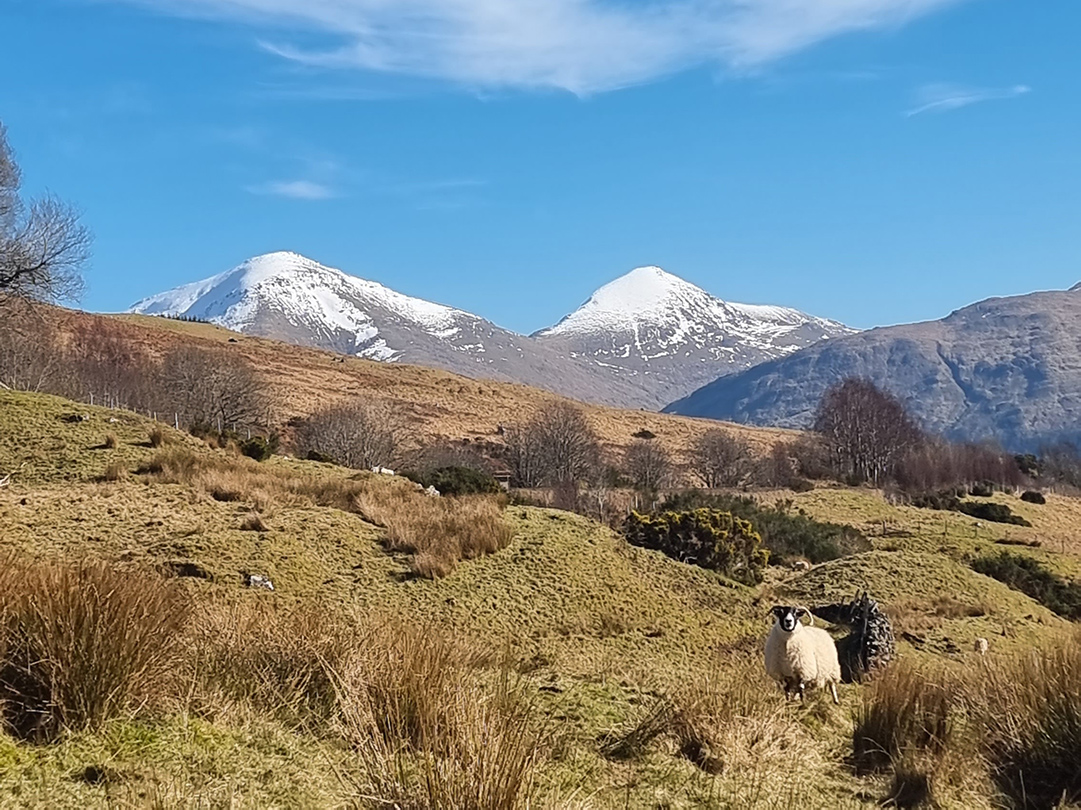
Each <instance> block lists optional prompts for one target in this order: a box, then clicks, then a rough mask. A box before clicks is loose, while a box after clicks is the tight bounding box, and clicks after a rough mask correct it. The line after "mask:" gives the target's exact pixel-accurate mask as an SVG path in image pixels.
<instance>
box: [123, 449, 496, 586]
mask: <svg viewBox="0 0 1081 810" xmlns="http://www.w3.org/2000/svg"><path fill="white" fill-rule="evenodd" d="M137 472H139V473H141V474H144V475H147V476H150V477H152V478H153V479H155V480H157V481H161V482H164V483H183V484H188V485H191V486H193V487H195V488H196V489H198V490H201V491H202V492H204V493H206V494H207V495H209V496H210V497H211V498H213V499H214V500H216V501H223V502H246V503H250V504H252V506H253V507H254V508H255V510H256V511H259V512H267V511H268V510H270V509H273V508H274V507H280V506H326V507H331V508H335V509H341V510H342V511H346V512H353V513H355V514H358V515H360V516H361V517H363V518H364V519H365V520H367V521H368V522H370V523H373V524H375V525H376V526H380V527H382V528H384V529H385V530H386V541H385V543H386V546H387V548H388V549H389V550H390V551H394V552H401V553H405V554H410V555H413V561H412V564H411V567H412V570H413V572H414V573H415V574H416V575H418V576H422V577H427V578H429V579H436V578H439V577H443V576H446V575H447V574H449V573H451V572H452V571H453V570H454V568H455V567H456V565H457V563H458V562H459V561H461V560H471V559H475V558H477V557H480V556H483V555H485V554H494V553H495V552H497V551H499V550H500V549H503V548H505V547H506V546H507V544H508V543H509V542H510V540H511V531H510V529H509V527H508V526H507V524H506V522H505V520H504V518H503V506H504V500H503V499H502V498H501V497H500V496H468V497H461V498H455V499H444V498H432V497H428V496H427V495H425V494H424V493H422V492H419V491H417V489H416V488H415V486H414V485H413V484H412V483H410V482H408V481H405V480H391V481H386V480H373V477H372V476H370V475H368V474H364V473H362V474H360V475H357V476H353V477H333V476H325V475H324V476H316V475H304V474H302V473H299V472H297V471H295V470H293V469H290V468H269V467H267V465H260V464H257V463H256V462H254V461H251V460H250V459H246V458H241V457H238V456H229V455H221V454H209V453H197V452H194V451H192V450H190V449H188V448H181V447H174V448H167V449H165V450H164V451H162V452H160V453H158V454H157V455H155V456H154V458H152V459H151V460H150V461H149V462H147V463H146V464H144V465H143V466H142V467H140V468H139V470H137Z"/></svg>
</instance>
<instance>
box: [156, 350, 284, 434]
mask: <svg viewBox="0 0 1081 810" xmlns="http://www.w3.org/2000/svg"><path fill="white" fill-rule="evenodd" d="M161 375H162V383H163V387H164V389H165V391H166V393H167V395H168V399H169V405H171V408H172V409H173V410H175V411H177V412H179V413H181V414H183V416H184V418H185V421H186V422H187V423H188V425H198V424H201V425H204V426H206V427H214V428H217V429H219V430H230V429H231V430H238V429H240V428H241V427H246V426H250V425H253V424H255V423H256V422H257V421H258V419H259V415H260V414H261V413H262V412H263V407H262V406H263V396H262V393H261V392H262V388H263V385H262V383H261V381H260V379H259V376H258V375H257V374H256V372H255V369H254V368H253V367H252V365H251V363H249V362H248V361H247V360H245V359H244V358H243V357H240V356H239V355H236V354H233V353H231V352H227V351H222V350H219V349H204V348H199V347H196V346H184V347H181V348H179V349H174V350H172V351H171V352H169V353H168V354H167V355H165V358H164V359H163V360H162V369H161ZM163 410H164V408H163Z"/></svg>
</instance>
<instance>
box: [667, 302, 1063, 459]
mask: <svg viewBox="0 0 1081 810" xmlns="http://www.w3.org/2000/svg"><path fill="white" fill-rule="evenodd" d="M852 376H855V377H864V378H868V379H870V380H873V381H874V382H875V383H877V384H878V385H880V386H883V387H884V388H886V389H888V390H890V391H891V392H893V393H894V394H895V395H897V396H898V397H900V398H901V399H902V400H903V401H904V402H905V403H906V404H907V405H908V407H909V409H910V410H911V411H912V412H913V413H914V414H915V415H916V416H917V417H918V418H919V419H920V420H921V422H922V423H923V424H924V426H925V427H926V428H928V429H929V430H931V431H934V432H936V433H941V434H944V435H946V436H948V437H951V438H955V439H965V440H971V441H984V440H988V439H993V440H997V441H999V442H1000V443H1002V444H1003V445H1004V446H1006V447H1008V448H1011V449H1015V450H1028V449H1036V448H1038V447H1039V445H1040V444H1043V443H1046V442H1054V441H1058V440H1071V441H1078V440H1081V284H1079V285H1077V286H1075V287H1073V288H1072V289H1070V290H1066V291H1056V292H1037V293H1031V294H1029V295H1021V296H1016V297H1012V298H991V299H988V300H986V301H981V302H979V303H977V304H973V305H971V306H968V307H965V308H963V309H959V310H957V311H956V312H954V313H952V314H951V315H949V316H948V317H946V318H943V319H942V320H938V321H929V322H927V323H917V324H909V325H904V326H891V327H884V328H880V329H871V330H869V331H866V332H860V333H858V334H853V335H848V336H844V337H839V338H837V339H835V340H830V341H827V342H822V343H818V344H815V345H813V346H811V347H808V348H805V349H803V350H802V351H799V352H797V353H795V354H792V355H790V356H787V357H783V358H778V359H775V360H770V361H767V362H764V363H762V364H760V365H757V366H755V367H754V368H751V369H749V370H747V371H743V372H740V373H737V374H733V375H730V376H727V377H723V378H721V379H718V380H716V381H714V382H712V383H710V384H708V385H706V386H704V387H703V388H701V389H699V390H698V391H695V392H694V393H693V394H691V395H689V396H687V397H685V398H683V399H680V400H678V401H676V402H674V403H672V404H671V405H670V406H669V407H667V408H666V409H665V411H667V412H669V413H677V414H684V415H688V416H704V417H711V418H715V419H726V420H731V421H734V422H743V423H747V424H752V425H774V426H783V427H806V426H807V425H809V424H810V422H811V420H812V418H813V414H814V410H815V407H816V406H817V404H818V400H819V398H820V397H821V395H822V392H823V391H825V390H826V388H828V387H829V386H830V385H831V384H833V383H835V382H837V381H839V380H842V379H844V378H846V377H852Z"/></svg>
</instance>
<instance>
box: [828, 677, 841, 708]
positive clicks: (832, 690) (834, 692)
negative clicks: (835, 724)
mask: <svg viewBox="0 0 1081 810" xmlns="http://www.w3.org/2000/svg"><path fill="white" fill-rule="evenodd" d="M830 693H831V694H832V695H833V702H834V704H835V705H837V706H840V705H841V701H840V700H838V699H837V684H835V683H834V682H833V681H830Z"/></svg>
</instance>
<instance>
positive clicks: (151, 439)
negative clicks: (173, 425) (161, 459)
mask: <svg viewBox="0 0 1081 810" xmlns="http://www.w3.org/2000/svg"><path fill="white" fill-rule="evenodd" d="M168 441H169V438H168V435H167V434H166V433H165V429H164V428H163V427H161V425H155V426H154V427H152V428H151V429H150V435H149V436H148V438H147V442H148V443H149V444H150V446H151V447H154V448H160V447H164V446H165V445H166V443H167V442H168Z"/></svg>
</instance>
